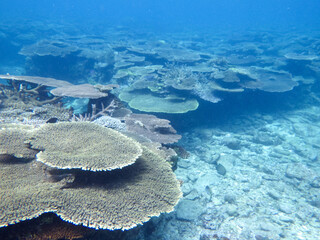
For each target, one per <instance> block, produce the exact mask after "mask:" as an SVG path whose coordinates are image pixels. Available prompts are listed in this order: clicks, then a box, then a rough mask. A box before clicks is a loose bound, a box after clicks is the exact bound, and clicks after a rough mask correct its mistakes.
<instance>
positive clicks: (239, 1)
mask: <svg viewBox="0 0 320 240" xmlns="http://www.w3.org/2000/svg"><path fill="white" fill-rule="evenodd" d="M24 20H37V21H43V20H46V21H47V20H49V21H52V22H59V23H78V24H81V25H83V26H86V24H87V25H88V26H91V27H92V26H94V25H99V26H104V25H105V26H118V25H121V26H124V27H130V28H132V27H134V28H137V29H140V28H141V29H146V28H147V29H149V30H152V31H178V30H182V31H183V30H184V29H196V30H201V29H212V30H215V29H218V30H220V29H230V31H234V30H238V29H244V30H246V29H266V30H269V29H275V30H286V29H288V30H290V29H298V30H317V29H318V28H319V26H320V1H319V0H307V1H302V0H199V1H194V0H162V1H151V0H137V1H134V0H95V1H87V0H33V1H25V0H1V1H0V21H2V22H6V21H24Z"/></svg>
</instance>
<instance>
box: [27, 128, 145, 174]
mask: <svg viewBox="0 0 320 240" xmlns="http://www.w3.org/2000/svg"><path fill="white" fill-rule="evenodd" d="M30 144H31V147H32V148H33V149H37V150H41V152H40V153H38V154H37V160H38V161H40V162H43V163H45V164H47V165H49V166H51V167H57V168H60V169H70V168H79V169H84V170H91V171H101V170H108V171H110V170H113V169H117V168H123V167H125V166H128V165H131V164H133V163H134V162H135V161H136V159H137V158H138V157H139V156H140V155H141V152H142V149H141V147H140V145H139V144H138V143H137V142H135V141H134V140H133V139H130V138H128V137H126V136H124V135H122V134H121V133H119V132H117V131H115V130H112V129H109V128H104V127H101V126H99V125H97V124H94V123H89V122H61V123H57V124H46V125H43V126H42V127H41V128H39V129H38V130H35V131H34V133H33V134H32V138H31V140H30Z"/></svg>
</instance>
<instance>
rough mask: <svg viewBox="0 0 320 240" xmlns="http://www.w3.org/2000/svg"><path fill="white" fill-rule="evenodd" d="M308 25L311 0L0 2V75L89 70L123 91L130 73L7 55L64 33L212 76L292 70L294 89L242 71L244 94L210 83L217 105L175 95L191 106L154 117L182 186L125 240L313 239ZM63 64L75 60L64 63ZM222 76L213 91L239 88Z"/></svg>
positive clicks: (319, 187) (319, 154)
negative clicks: (177, 155) (170, 131)
mask: <svg viewBox="0 0 320 240" xmlns="http://www.w3.org/2000/svg"><path fill="white" fill-rule="evenodd" d="M319 26H320V2H319V1H318V0H308V1H300V0H281V1H280V0H269V1H265V0H256V1H252V0H224V1H222V0H211V1H210V0H200V1H191V0H184V1H181V0H175V1H173V0H163V1H147V0H138V1H129V0H118V1H116V0H112V1H111V0H107V1H102V0H96V1H84V0H78V1H71V0H68V1H62V0H59V1H48V0H44V1H36V0H34V1H23V0H20V1H18V0H10V1H9V0H1V1H0V74H6V73H10V74H12V75H26V74H27V75H30V74H34V75H41V76H42V77H55V78H59V79H65V80H68V81H75V83H84V82H86V81H89V80H88V79H89V78H90V77H91V78H90V80H92V81H100V83H110V82H112V83H118V84H120V85H123V86H124V87H130V86H131V85H132V84H133V83H134V81H135V80H119V79H118V80H114V78H113V74H115V72H108V73H107V74H105V75H103V77H102V78H98V77H97V76H98V75H99V74H100V73H101V72H99V71H98V70H97V68H95V67H94V66H93V65H92V66H88V68H86V69H84V70H86V71H84V72H81V73H79V75H75V72H74V71H71V70H70V69H65V68H63V67H61V65H59V64H57V63H54V62H53V61H52V62H50V61H51V60H50V59H47V60H46V61H48V62H47V63H50V64H52V66H54V67H53V68H49V67H44V66H43V65H41V64H39V65H38V67H39V66H40V67H42V70H41V71H40V70H37V69H35V68H32V67H30V65H28V61H27V60H26V57H25V56H23V55H21V54H18V52H19V51H20V50H21V49H22V48H23V47H25V46H28V45H31V44H34V43H36V42H37V41H39V40H52V39H55V40H57V39H58V40H59V41H60V42H64V41H65V42H67V41H69V43H70V42H72V41H75V40H72V37H79V36H80V37H83V36H89V38H90V37H92V36H94V37H92V38H96V39H102V40H103V41H105V43H106V44H110V45H111V46H112V47H113V49H114V51H117V52H118V53H119V52H120V53H125V54H127V53H128V52H126V51H125V50H124V48H129V47H136V48H139V49H143V50H144V51H152V50H156V51H162V50H163V49H164V46H165V48H166V49H167V47H168V48H169V49H170V50H169V53H166V54H167V55H164V57H162V58H160V60H159V59H154V58H152V57H150V55H152V54H147V53H145V52H143V53H142V54H136V56H141V55H143V56H146V59H145V60H144V62H142V63H141V62H140V63H137V62H135V65H137V66H145V65H156V64H160V65H161V64H162V65H165V64H176V66H186V67H190V66H195V65H197V64H198V63H201V62H202V63H206V64H209V62H210V61H211V63H214V64H215V65H214V64H213V65H214V66H215V67H216V68H219V69H220V70H221V71H222V70H224V71H225V70H227V69H231V68H242V69H244V68H245V69H250V67H257V68H263V69H264V71H266V69H267V70H268V71H269V70H271V71H280V72H281V73H282V74H289V75H290V76H291V77H295V78H294V81H295V82H296V83H297V84H296V85H295V86H294V87H292V88H290V87H288V85H286V84H285V85H286V90H283V91H277V90H274V91H269V90H267V88H266V87H265V86H264V85H263V84H262V85H259V86H258V87H249V86H248V85H246V83H247V81H248V79H247V77H248V75H246V77H245V76H242V77H243V79H241V84H242V85H241V84H240V86H241V87H243V88H244V89H245V90H244V92H241V93H230V92H225V91H219V90H214V91H213V92H214V93H215V96H216V97H219V98H220V99H221V101H219V102H217V103H212V102H210V101H207V98H205V97H204V96H203V92H201V90H203V89H205V88H206V87H207V86H208V85H207V84H208V82H206V81H205V80H203V81H202V82H200V83H199V84H200V85H201V86H200V87H199V88H197V89H196V91H191V90H187V91H185V92H182V93H181V92H180V94H181V95H183V94H185V97H187V98H188V97H190V96H191V97H192V98H195V99H197V101H198V102H199V108H198V109H197V110H196V111H190V112H187V113H184V114H166V113H154V114H155V115H157V116H159V117H161V118H166V119H169V120H170V121H171V122H172V125H173V126H174V128H175V129H177V130H178V133H179V134H181V135H182V136H183V137H182V140H181V141H180V142H179V144H180V145H181V146H183V147H184V148H185V149H186V150H187V151H189V153H190V156H189V158H188V159H179V162H178V168H177V170H176V171H175V173H176V175H177V178H178V179H180V180H182V181H183V185H182V190H183V192H184V198H183V199H182V200H181V201H180V203H179V205H178V206H177V207H176V211H175V212H173V213H170V214H166V215H163V216H161V217H159V218H156V219H152V220H151V221H150V222H148V223H146V224H145V225H144V226H143V227H141V228H139V234H137V233H136V232H133V233H132V234H131V232H130V231H129V232H128V234H127V236H126V239H202V240H205V239H240V240H245V239H253V240H262V239H263V240H267V239H306V240H307V239H308V240H311V239H314V240H316V239H320V180H319V179H320V171H319V170H320V140H319V133H320V108H319V102H320V88H319V86H320V85H319V81H320V60H319V58H320V27H319ZM72 44H77V43H74V42H73V43H72ZM81 44H85V43H83V42H82V43H81ZM88 44H89V43H88ZM117 44H118V45H117ZM88 46H89V45H88ZM88 46H85V47H88ZM117 46H118V47H117ZM89 47H90V46H89ZM92 48H93V47H92ZM115 49H116V50H115ZM174 49H184V50H190V51H192V52H193V53H197V54H200V56H201V60H200V61H198V60H190V61H187V62H183V61H182V62H181V61H180V62H179V60H176V61H175V60H168V59H169V57H168V58H167V56H168V55H169V54H170V53H173V54H172V55H173V56H175V55H177V54H179V53H175V52H174ZM100 50H101V49H100ZM131 50H132V49H131ZM129 52H130V50H129ZM133 52H135V51H134V50H133ZM292 53H294V54H297V55H298V57H299V56H300V57H301V56H302V57H310V56H311V57H312V59H311V60H310V59H307V60H299V59H298V60H297V59H294V57H293V58H291V59H290V57H288V55H287V54H292ZM286 55H287V57H286ZM178 57H179V56H178ZM249 57H251V58H254V59H253V60H248V58H249ZM178 59H179V58H178ZM216 59H220V60H221V59H222V60H223V61H227V64H226V65H223V63H217V61H216ZM180 60H181V58H180ZM240 60H241V61H240ZM26 62H27V64H26ZM29 63H30V62H29ZM54 64H57V65H54ZM62 65H64V66H72V67H74V66H75V65H74V59H72V58H70V59H66V60H65V62H64V63H63V64H62ZM209 65H210V64H209ZM213 65H210V66H211V67H212V66H213ZM217 66H218V67H217ZM200 72H201V71H200ZM212 72H213V70H212ZM212 72H209V73H210V74H212ZM255 73H256V72H255ZM81 74H82V75H81ZM203 74H204V76H206V77H208V78H210V77H209V76H212V75H210V74H208V73H207V72H205V73H203ZM244 75H245V74H244ZM83 76H85V77H83ZM264 76H265V75H264ZM82 77H83V78H82ZM261 78H263V76H262V75H259V76H258V77H256V80H257V79H258V80H261ZM74 79H77V80H74ZM210 79H211V80H212V79H214V78H212V77H211V78H210ZM216 79H220V78H218V77H217V78H216ZM76 81H79V82H76ZM149 81H155V80H152V78H151V77H150V80H149ZM159 81H161V80H159ZM219 81H220V80H219ZM239 81H240V80H239ZM284 81H285V80H283V81H280V82H281V84H282V83H283V82H284ZM220 83H221V81H220ZM226 83H227V81H225V82H224V84H225V85H223V86H224V87H230V86H231V88H237V87H239V85H238V83H237V81H235V82H234V83H232V84H230V83H228V84H226ZM273 83H274V82H273ZM290 84H292V82H291V83H290ZM271 85H272V86H276V87H278V88H280V84H278V85H277V84H276V85H274V84H271ZM171 91H172V93H176V92H177V90H172V89H171ZM178 92H179V91H178ZM195 92H196V93H195ZM135 110H137V109H135ZM135 110H134V111H135ZM0 117H1V116H0ZM224 171H225V172H224ZM102 236H103V235H102ZM101 238H102V239H103V237H101Z"/></svg>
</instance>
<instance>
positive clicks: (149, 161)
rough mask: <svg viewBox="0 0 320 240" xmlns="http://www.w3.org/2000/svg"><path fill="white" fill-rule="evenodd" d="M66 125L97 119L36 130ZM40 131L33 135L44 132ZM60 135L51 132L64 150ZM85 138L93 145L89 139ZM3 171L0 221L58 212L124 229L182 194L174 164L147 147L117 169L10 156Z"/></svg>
mask: <svg viewBox="0 0 320 240" xmlns="http://www.w3.org/2000/svg"><path fill="white" fill-rule="evenodd" d="M54 125H57V127H55V126H54ZM67 125H68V127H69V126H88V125H92V126H94V127H96V126H97V125H95V124H94V123H63V124H48V125H46V126H45V127H43V128H40V130H37V131H40V132H41V131H42V130H41V129H46V128H49V129H50V128H51V126H53V127H52V128H53V129H55V128H59V126H67ZM101 128H102V127H99V129H100V130H101ZM64 130H66V128H64ZM37 131H35V134H34V135H33V136H32V138H33V140H32V141H34V140H35V139H37V138H41V137H42V136H41V134H39V132H37ZM110 131H113V130H110ZM80 132H81V131H80ZM46 133H47V132H46ZM60 133H61V132H60ZM83 134H86V133H83ZM59 135H60V134H55V135H54V134H51V135H49V137H50V138H51V141H50V142H51V144H52V145H53V146H52V148H54V147H55V146H56V148H55V150H56V151H60V150H61V149H60V146H59V144H58V145H56V144H57V141H60V140H61V136H59ZM67 135H68V136H66V137H64V138H65V139H64V140H63V141H64V143H66V142H67V141H69V142H71V143H72V144H74V139H75V138H74V137H75V136H74V135H70V134H67ZM57 137H58V138H57ZM76 138H77V137H76ZM80 138H81V137H80ZM86 144H87V145H90V141H87V142H86ZM114 144H120V143H119V142H118V143H117V142H115V143H114ZM113 146H114V145H113ZM45 147H46V148H48V146H45ZM112 148H113V147H112ZM69 149H70V148H69ZM71 149H72V148H71ZM107 149H108V151H113V149H110V148H107ZM78 152H80V153H81V150H79V151H78ZM90 153H91V154H95V153H94V152H90ZM12 154H14V153H12ZM84 168H86V167H84ZM0 175H1V176H4V178H3V181H1V183H0V197H1V199H2V201H1V202H0V207H1V209H2V211H1V213H0V226H7V225H10V224H14V223H16V222H20V221H23V220H26V219H31V218H34V217H37V216H39V215H41V214H43V213H46V212H54V213H56V214H57V215H59V216H60V217H61V218H62V219H63V220H66V221H69V222H72V223H74V224H82V225H84V226H87V227H91V228H96V229H100V228H103V229H109V230H115V229H122V230H125V229H131V228H133V227H135V226H137V225H138V224H142V223H144V222H146V221H148V220H149V219H150V218H151V217H152V216H159V215H160V213H163V212H171V211H173V207H174V206H175V205H176V204H177V202H178V200H179V199H180V197H181V191H180V186H179V182H178V181H177V179H176V178H175V175H174V173H173V172H172V170H171V166H170V165H169V164H168V163H167V162H166V161H165V160H164V159H163V158H161V157H160V156H158V155H157V154H156V153H154V152H152V151H150V150H148V149H147V148H145V147H143V152H142V155H141V156H140V157H139V158H138V159H137V160H136V162H135V163H134V164H132V165H130V166H127V167H125V168H122V169H116V170H113V171H98V172H95V171H83V170H79V169H66V170H62V169H52V168H50V167H48V166H46V165H44V164H43V163H41V162H39V161H28V162H24V163H21V162H19V163H18V162H16V160H15V159H12V160H11V162H8V161H1V162H0Z"/></svg>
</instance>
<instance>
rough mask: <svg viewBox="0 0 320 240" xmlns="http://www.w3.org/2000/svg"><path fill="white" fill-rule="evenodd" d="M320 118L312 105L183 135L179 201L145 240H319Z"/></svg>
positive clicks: (247, 118)
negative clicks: (187, 155)
mask: <svg viewBox="0 0 320 240" xmlns="http://www.w3.org/2000/svg"><path fill="white" fill-rule="evenodd" d="M319 112H320V107H319V102H317V103H316V104H315V105H309V106H305V107H303V108H301V109H298V110H286V111H281V112H277V113H269V114H260V113H255V114H252V115H239V116H237V117H235V118H233V119H232V120H230V121H226V122H225V123H220V124H218V125H217V126H212V127H199V128H195V129H193V130H192V131H186V132H185V133H184V134H183V138H182V142H181V144H182V145H183V146H184V147H185V148H186V149H187V150H188V151H189V152H190V154H191V155H190V157H189V158H188V159H180V160H179V162H178V168H177V170H176V171H175V173H176V174H177V177H178V178H179V179H181V180H183V185H182V190H183V193H184V197H183V199H182V200H181V201H180V203H179V204H178V206H177V207H176V211H175V212H174V213H171V214H168V215H165V216H163V217H162V219H161V220H160V221H158V222H157V227H156V228H155V230H154V232H153V233H152V234H151V235H150V236H148V237H146V238H145V239H190V240H191V239H203V240H205V239H216V238H221V239H223V238H222V237H226V238H227V239H241V240H242V239H252V240H256V239H257V240H260V239H265V240H266V239H319V238H320V209H319V208H320V192H319V188H320V175H319V172H320V164H319V147H320V138H319V134H320V115H319ZM218 164H221V165H222V166H224V169H220V168H219V167H218Z"/></svg>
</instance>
